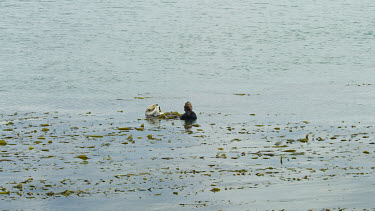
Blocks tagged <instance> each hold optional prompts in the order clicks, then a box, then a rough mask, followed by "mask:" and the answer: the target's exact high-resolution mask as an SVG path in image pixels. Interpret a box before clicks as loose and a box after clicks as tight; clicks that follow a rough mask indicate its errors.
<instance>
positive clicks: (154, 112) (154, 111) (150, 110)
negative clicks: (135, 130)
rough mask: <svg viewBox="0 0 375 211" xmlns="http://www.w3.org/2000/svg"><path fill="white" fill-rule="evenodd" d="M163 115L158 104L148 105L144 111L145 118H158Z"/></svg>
mask: <svg viewBox="0 0 375 211" xmlns="http://www.w3.org/2000/svg"><path fill="white" fill-rule="evenodd" d="M163 114H164V113H163V112H162V111H161V108H160V106H158V104H153V105H149V106H148V107H147V108H146V111H145V115H146V117H158V116H160V115H163Z"/></svg>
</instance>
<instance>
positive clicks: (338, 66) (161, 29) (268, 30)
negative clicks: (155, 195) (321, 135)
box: [0, 0, 375, 209]
mask: <svg viewBox="0 0 375 211" xmlns="http://www.w3.org/2000/svg"><path fill="white" fill-rule="evenodd" d="M374 12H375V1H372V0H360V1H349V0H344V1H343V0H302V1H297V0H279V1H270V0H264V1H259V0H257V1H253V0H252V1H249V0H247V1H243V0H241V1H239V0H233V1H223V0H203V1H202V0H199V1H197V0H191V1H176V0H151V1H139V0H125V1H115V0H95V1H89V0H77V1H69V0H64V1H56V0H22V1H21V0H20V1H8V0H3V1H0V114H1V117H2V118H3V119H1V120H0V121H1V122H3V121H6V120H4V119H6V118H5V116H7V115H9V114H13V113H16V112H18V113H23V114H24V113H27V112H37V113H43V112H60V113H62V116H61V117H64V118H65V115H73V116H74V115H77V114H81V113H85V112H93V113H98V114H100V115H105V114H106V113H109V114H111V115H112V114H113V113H116V112H117V111H119V110H122V111H123V114H124V115H125V118H126V119H127V120H128V121H130V122H131V121H133V123H134V121H136V120H137V119H138V118H143V117H144V110H145V108H146V107H147V106H148V105H150V104H154V103H158V104H159V105H160V106H161V108H162V109H163V110H164V111H178V112H180V113H182V112H183V105H184V103H185V102H186V101H190V102H192V104H193V108H194V111H196V113H197V114H198V121H200V122H198V123H199V124H200V125H201V126H202V127H203V128H204V129H207V130H208V128H209V126H207V125H208V124H209V123H212V122H220V124H219V125H221V126H223V127H225V126H227V125H231V124H233V123H238V124H241V123H243V124H244V125H245V124H253V123H254V122H253V119H251V120H249V118H251V116H250V114H255V117H256V118H258V119H257V120H256V122H257V123H262V124H265V125H267V124H268V123H269V122H272V123H276V124H287V123H289V122H301V121H312V122H314V121H315V123H316V122H320V123H321V122H323V123H327V122H330V123H332V124H336V122H341V121H343V122H344V121H349V122H367V123H368V124H369V125H372V124H373V122H374V115H373V112H374V110H375V98H374V95H375V77H374V70H375V59H374V58H375V16H374V14H375V13H374ZM219 114H220V115H219ZM223 115H225V118H223ZM46 118H47V117H46ZM74 118H75V117H73V119H74ZM113 118H115V119H116V117H113ZM121 118H122V117H121ZM76 119H80V117H76ZM69 121H70V124H72V125H74V121H73V120H69ZM98 121H100V120H98ZM56 124H57V125H58V123H56ZM120 126H123V125H120ZM146 126H147V125H146ZM205 127H206V128H205ZM323 127H325V126H323ZM3 128H5V126H4V125H2V129H3ZM325 129H326V128H325ZM168 130H172V131H173V129H168ZM211 132H212V134H215V133H220V134H221V135H223V136H226V134H225V132H219V131H217V130H212V131H211ZM359 132H361V131H359ZM4 134H5V132H3V134H2V136H5V135H4ZM166 134H167V135H168V132H166ZM370 134H372V133H371V132H370ZM303 135H305V134H303ZM347 135H348V134H347ZM218 136H219V135H218ZM275 138H276V137H275ZM182 139H184V138H182ZM369 146H372V145H369ZM219 147H220V146H219ZM216 148H217V146H215V150H216ZM154 150H155V149H154ZM150 153H151V152H150ZM371 153H372V151H371ZM366 165H367V164H366ZM372 172H373V171H372ZM4 178H5V177H4ZM346 179H347V178H345V179H344V180H339V181H337V183H340V185H341V186H340V187H343V189H345V188H344V186H345V183H346V182H347V181H346ZM363 180H364V181H366V182H363V183H358V184H357V183H353V184H352V185H351V186H353V188H354V189H355V188H357V187H356V185H358V186H359V187H361V188H363V187H364V183H367V182H369V183H374V180H373V179H371V178H370V179H369V178H367V177H366V178H364V179H363ZM320 182H321V181H319V183H317V185H318V186H319V185H321V183H320ZM349 183H350V181H349ZM0 185H2V184H0ZM300 186H301V187H300V188H299V189H298V190H299V191H300V192H303V190H305V188H307V189H308V190H310V189H309V185H307V186H308V187H304V186H303V185H300ZM278 188H279V187H276V188H275V189H278ZM310 188H311V187H310ZM281 189H282V188H281ZM359 189H360V188H359ZM285 190H286V189H283V191H285ZM258 192H259V194H260V196H262V195H268V194H270V193H269V192H272V190H271V191H269V190H268V189H260V190H258ZM338 192H339V191H337V192H334V193H329V192H326V194H328V195H330V196H332V195H333V196H332V198H331V199H332V200H331V201H329V200H327V202H325V201H324V200H323V201H319V202H321V203H322V204H324V205H326V206H327V207H329V205H330V203H331V202H332V201H334V200H336V199H337V200H338V199H339V198H340V197H339V195H335V194H336V193H337V194H338ZM364 192H365V193H366V192H370V193H371V190H364ZM318 193H319V191H318V192H317V194H318ZM252 194H254V193H252ZM345 194H348V195H349V196H348V197H350V194H349V193H348V192H345ZM372 194H373V192H372ZM241 195H242V193H237V195H236V196H241ZM360 196H361V195H356V197H357V198H355V200H357V201H358V200H360V198H362V200H363V201H361V202H363V203H362V205H363V204H364V205H365V207H371V206H373V205H374V204H371V202H370V201H371V200H370V199H367V198H366V197H360ZM0 197H1V195H0ZM222 197H223V199H224V198H225V197H229V196H226V195H225V194H224V195H222ZM254 197H255V198H257V197H256V196H255V195H254ZM275 197H276V198H277V200H280V201H281V202H280V203H279V204H278V203H276V205H275V207H277V208H280V209H281V208H283V207H288V206H289V208H291V209H293V208H292V207H293V206H292V205H290V204H289V205H288V206H286V204H284V203H282V201H283V198H282V197H281V196H275ZM198 198H199V197H198ZM301 198H302V197H301ZM346 198H347V197H345V199H346ZM59 200H62V199H58V200H56V202H55V203H52V204H54V206H57V207H58V206H59V203H63V202H59ZM64 200H67V201H69V203H71V207H68V208H74V207H76V206H78V205H77V204H79V203H80V201H79V200H78V202H77V204H75V203H76V202H75V200H77V199H76V198H72V199H69V198H66V199H64ZM64 200H63V201H64ZM90 200H92V199H90ZM100 200H103V201H104V205H103V206H105V204H106V203H107V204H109V203H113V201H112V200H114V199H105V198H104V199H103V198H100ZM153 200H154V199H153ZM166 200H167V199H166ZM254 200H255V199H254ZM259 200H260V201H259ZM259 200H258V202H257V203H256V204H257V206H258V207H259V208H261V209H262V208H263V209H264V208H267V206H266V204H267V203H268V202H269V201H262V200H261V199H259ZM277 200H276V201H277ZM287 200H289V201H290V200H291V199H290V198H288V199H287ZM296 200H297V199H296ZM243 201H246V200H245V199H244V200H243ZM306 201H308V202H309V203H308V204H309V205H313V204H314V203H313V202H312V201H311V200H310V201H309V200H306V199H301V202H300V203H297V202H295V203H297V205H298V206H303V203H306ZM105 202H106V203H105ZM27 203H36V204H38V203H39V201H28V202H27ZM131 204H132V206H133V207H138V208H139V207H140V206H144V204H142V203H138V202H137V201H136V200H135V201H132V202H131ZM229 204H230V203H229ZM250 204H251V203H250ZM297 205H296V206H297ZM343 205H344V206H346V205H347V206H348V207H356V205H357V204H351V203H349V202H348V201H345V203H344V204H343ZM12 206H13V205H12ZM12 206H9V207H12ZM113 206H114V207H115V208H117V209H118V208H120V207H121V205H118V204H113ZM225 206H229V205H227V204H226V205H225ZM236 206H238V205H236ZM335 206H336V205H335ZM9 207H7V208H9ZM312 207H313V206H309V207H308V208H312ZM16 208H20V209H24V208H25V207H23V206H20V207H17V206H16ZM110 208H111V207H109V208H108V207H107V209H110ZM159 208H160V207H159ZM164 208H165V207H164ZM167 208H173V209H179V208H181V207H180V206H176V205H172V206H167ZM215 208H216V207H215ZM217 208H218V209H219V208H220V207H217ZM229 208H230V206H229ZM294 208H297V207H294ZM160 209H163V207H161V208H160ZM238 209H241V208H238Z"/></svg>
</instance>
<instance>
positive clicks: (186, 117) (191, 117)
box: [180, 101, 197, 121]
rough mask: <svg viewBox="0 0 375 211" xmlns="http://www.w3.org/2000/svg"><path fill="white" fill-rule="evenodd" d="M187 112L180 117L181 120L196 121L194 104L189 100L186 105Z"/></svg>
mask: <svg viewBox="0 0 375 211" xmlns="http://www.w3.org/2000/svg"><path fill="white" fill-rule="evenodd" d="M184 111H185V113H184V114H183V115H182V116H181V117H180V119H181V120H186V121H194V120H196V119H197V115H196V114H195V113H194V112H193V106H192V105H191V103H190V102H189V101H188V102H186V103H185V106H184Z"/></svg>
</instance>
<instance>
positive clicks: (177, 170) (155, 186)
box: [0, 111, 375, 210]
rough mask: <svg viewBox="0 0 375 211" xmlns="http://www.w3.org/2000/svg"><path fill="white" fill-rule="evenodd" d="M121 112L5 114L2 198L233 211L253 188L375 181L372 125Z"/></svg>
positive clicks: (211, 115) (0, 160)
mask: <svg viewBox="0 0 375 211" xmlns="http://www.w3.org/2000/svg"><path fill="white" fill-rule="evenodd" d="M118 115H119V114H118V112H117V111H114V113H113V114H112V115H109V116H100V115H98V114H95V113H94V112H90V113H89V115H88V112H85V113H84V114H82V115H77V116H74V115H62V114H56V113H49V114H37V113H33V114H24V115H22V114H18V115H17V116H7V115H3V116H4V117H5V119H4V120H3V123H2V124H1V126H2V130H0V131H1V132H2V134H1V140H0V145H1V152H0V156H1V157H0V163H1V164H2V165H1V167H0V172H1V173H2V174H0V179H1V181H2V184H0V185H1V186H0V193H1V195H0V198H1V199H3V200H4V201H3V202H5V201H6V200H8V199H10V200H20V201H22V200H26V201H28V200H44V199H48V200H54V199H55V198H58V197H64V198H66V200H69V199H70V198H78V197H87V198H94V199H96V198H104V199H108V198H116V196H120V197H121V198H137V199H139V200H141V201H142V199H145V198H148V199H149V198H153V199H156V198H157V199H158V200H159V199H160V200H164V201H167V202H168V203H170V204H173V205H176V206H184V207H187V206H189V207H190V206H195V207H201V206H207V207H210V208H212V209H213V210H216V208H217V210H219V209H221V207H219V206H217V205H216V204H217V203H219V204H220V206H221V205H223V207H225V206H229V205H232V204H235V203H237V202H234V201H235V200H233V199H234V198H236V200H237V199H238V200H237V201H238V204H237V205H238V206H240V204H244V203H252V202H251V201H248V198H245V197H242V196H243V195H247V194H251V193H253V192H252V190H254V189H258V190H259V191H267V190H270V191H274V189H273V188H274V187H277V188H278V189H280V190H283V191H287V190H289V189H290V186H291V185H296V186H295V187H296V188H297V189H298V188H299V187H298V185H299V184H300V183H302V182H304V183H303V184H308V185H310V186H307V187H306V186H304V188H307V189H308V188H309V187H314V185H321V184H325V183H327V184H328V183H330V182H331V181H333V180H336V179H338V180H350V182H351V183H353V182H354V183H355V182H356V181H359V180H358V177H362V179H366V178H372V177H373V176H374V174H375V165H374V164H373V162H372V161H373V159H374V153H373V152H374V151H375V149H374V148H375V144H374V143H373V141H372V140H373V138H374V135H375V132H373V126H372V124H364V123H347V122H345V123H344V122H340V123H338V124H333V125H328V124H318V123H316V122H313V121H298V122H295V123H288V124H282V123H279V122H277V123H274V122H267V121H260V120H257V119H254V118H249V119H251V120H250V121H249V122H247V123H241V122H240V123H236V122H235V121H233V122H225V121H215V122H214V123H213V121H212V118H213V117H215V116H214V115H217V116H216V117H217V119H219V120H221V119H222V118H227V117H225V116H224V115H222V114H201V117H200V119H199V121H197V122H194V123H185V122H183V121H180V120H179V116H180V114H179V113H178V112H166V113H165V114H164V116H163V117H162V118H160V119H159V118H152V119H141V118H139V119H134V120H128V119H126V120H124V119H123V117H121V118H119V117H118ZM121 115H123V114H121ZM254 115H255V114H254ZM55 117H57V118H55ZM46 123H48V124H46ZM36 172H37V174H36ZM72 172H73V173H72ZM8 175H12V176H8ZM351 179H352V180H351ZM345 184H346V183H345ZM325 185H326V184H325ZM365 187H367V186H365ZM333 191H334V190H333ZM340 191H345V190H343V189H340ZM327 193H329V192H327ZM327 193H326V194H327ZM340 194H341V192H340ZM351 194H352V193H351ZM232 195H233V197H229V199H230V200H233V202H230V203H229V202H228V200H229V199H228V200H226V197H228V196H232ZM193 196H194V197H197V198H205V199H207V200H205V201H194V200H192V199H193V198H194V197H193ZM212 197H215V198H212ZM216 197H219V199H218V198H216ZM220 197H223V198H225V200H224V199H223V200H221V201H220ZM265 197H267V196H265ZM307 198H309V197H307ZM241 200H243V201H242V202H241ZM185 201H186V202H189V203H185ZM173 205H171V207H173ZM174 208H176V207H174Z"/></svg>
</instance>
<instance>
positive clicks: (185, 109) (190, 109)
mask: <svg viewBox="0 0 375 211" xmlns="http://www.w3.org/2000/svg"><path fill="white" fill-rule="evenodd" d="M184 111H185V112H188V111H193V106H192V105H191V103H190V102H189V101H187V102H186V103H185V106H184Z"/></svg>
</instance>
